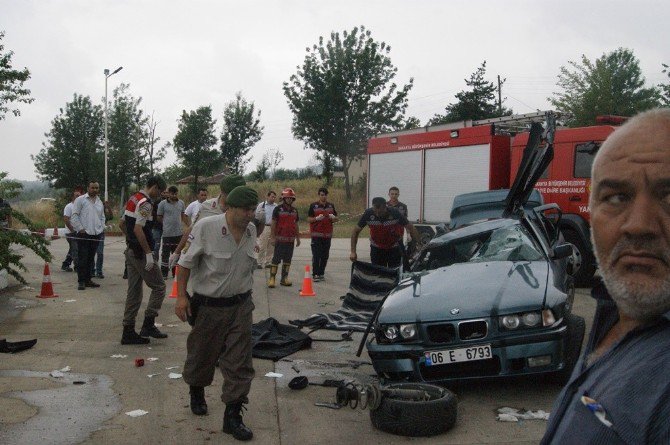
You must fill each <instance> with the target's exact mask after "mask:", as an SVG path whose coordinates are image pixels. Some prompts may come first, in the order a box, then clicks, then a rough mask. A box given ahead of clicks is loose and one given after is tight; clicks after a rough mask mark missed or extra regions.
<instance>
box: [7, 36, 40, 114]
mask: <svg viewBox="0 0 670 445" xmlns="http://www.w3.org/2000/svg"><path fill="white" fill-rule="evenodd" d="M4 37H5V32H4V31H0V121H1V120H3V119H4V118H5V115H6V114H7V112H11V113H12V114H13V115H14V116H19V115H20V114H21V112H20V111H19V109H18V108H14V109H10V104H15V103H21V102H22V103H25V104H29V103H31V102H32V101H33V100H34V99H33V98H31V97H30V90H28V89H26V88H24V87H23V83H24V82H25V81H27V80H28V79H30V71H28V68H23V69H22V70H15V69H14V68H12V56H13V55H14V51H7V52H5V46H4V45H3V44H2V39H3V38H4Z"/></svg>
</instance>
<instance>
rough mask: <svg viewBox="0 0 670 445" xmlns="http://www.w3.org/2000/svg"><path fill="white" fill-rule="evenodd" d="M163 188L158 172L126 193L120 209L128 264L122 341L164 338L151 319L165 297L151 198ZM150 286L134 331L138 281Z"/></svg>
mask: <svg viewBox="0 0 670 445" xmlns="http://www.w3.org/2000/svg"><path fill="white" fill-rule="evenodd" d="M163 190H165V180H163V178H161V177H159V176H153V177H151V178H149V180H148V181H147V184H146V186H145V188H144V190H140V191H139V192H137V193H135V194H134V195H133V196H131V197H130V199H129V200H128V203H127V204H126V210H125V213H124V219H125V231H126V244H127V245H128V248H127V249H126V252H125V253H126V265H127V267H128V294H127V296H126V308H125V311H124V314H123V336H122V337H121V344H122V345H142V344H146V343H149V339H148V338H146V337H153V338H167V334H164V333H162V332H161V331H159V330H158V328H157V327H156V325H155V323H154V321H155V319H156V317H157V316H158V311H159V310H160V308H161V306H162V305H163V300H164V299H165V281H164V280H163V275H161V271H160V268H159V267H158V265H157V264H156V260H155V259H154V255H153V247H154V243H155V242H156V240H154V239H153V235H152V233H151V232H152V230H151V229H152V226H153V217H152V212H151V211H152V200H153V199H157V198H158V197H159V196H160V194H161V192H162V191H163ZM143 282H144V283H146V285H147V286H149V288H150V289H151V295H150V296H149V303H148V304H147V308H146V310H145V312H144V323H143V324H142V329H141V330H140V334H139V335H138V334H137V332H135V318H136V317H137V313H138V312H139V310H140V305H141V304H142V283H143Z"/></svg>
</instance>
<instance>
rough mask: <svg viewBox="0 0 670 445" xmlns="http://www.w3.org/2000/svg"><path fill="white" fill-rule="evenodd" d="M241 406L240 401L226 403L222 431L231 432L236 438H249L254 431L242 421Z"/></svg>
mask: <svg viewBox="0 0 670 445" xmlns="http://www.w3.org/2000/svg"><path fill="white" fill-rule="evenodd" d="M242 408H244V406H243V404H242V402H233V403H228V404H227V405H226V411H225V412H224V414H223V432H224V433H228V434H231V435H232V436H233V437H234V438H235V439H237V440H251V438H252V437H254V433H252V432H251V430H250V429H249V428H247V426H246V425H245V424H244V422H242ZM244 409H246V408H244Z"/></svg>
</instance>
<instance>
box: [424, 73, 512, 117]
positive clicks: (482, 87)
mask: <svg viewBox="0 0 670 445" xmlns="http://www.w3.org/2000/svg"><path fill="white" fill-rule="evenodd" d="M485 76H486V60H485V61H483V62H482V64H481V65H480V66H479V68H477V70H476V71H475V72H474V73H472V74H471V75H470V79H469V80H468V79H465V85H467V87H468V89H466V90H462V91H461V92H459V93H456V99H458V102H456V103H455V104H449V105H447V107H446V108H445V114H436V115H435V116H433V118H432V119H430V120H429V121H428V125H438V124H446V123H449V122H458V121H465V120H479V119H489V118H492V117H500V116H508V115H510V114H512V110H508V109H507V108H505V107H503V106H502V104H499V103H498V100H497V92H498V87H497V86H495V85H494V84H493V82H488V81H486V79H485V78H484V77H485ZM503 83H504V80H503V81H502V82H501V85H502V84H503Z"/></svg>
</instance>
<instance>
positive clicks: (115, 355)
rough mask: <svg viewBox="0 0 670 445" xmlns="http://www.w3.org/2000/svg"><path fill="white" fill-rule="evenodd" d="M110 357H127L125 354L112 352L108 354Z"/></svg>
mask: <svg viewBox="0 0 670 445" xmlns="http://www.w3.org/2000/svg"><path fill="white" fill-rule="evenodd" d="M110 357H111V358H126V357H128V356H127V355H126V354H114V355H110Z"/></svg>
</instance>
